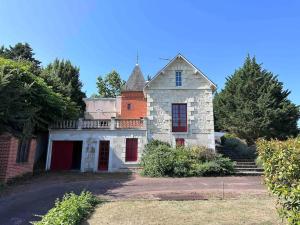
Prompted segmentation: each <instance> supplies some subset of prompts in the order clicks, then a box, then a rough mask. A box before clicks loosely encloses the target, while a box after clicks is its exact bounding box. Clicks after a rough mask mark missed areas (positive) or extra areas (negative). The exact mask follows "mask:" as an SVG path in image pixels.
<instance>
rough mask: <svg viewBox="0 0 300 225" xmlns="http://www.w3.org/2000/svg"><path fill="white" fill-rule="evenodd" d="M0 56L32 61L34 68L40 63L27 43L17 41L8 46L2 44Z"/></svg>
mask: <svg viewBox="0 0 300 225" xmlns="http://www.w3.org/2000/svg"><path fill="white" fill-rule="evenodd" d="M0 56H1V57H4V58H7V59H12V60H26V61H29V62H32V63H33V64H34V65H35V67H36V68H38V67H39V66H40V64H41V62H40V61H38V60H37V59H35V58H34V53H33V50H32V48H31V47H30V45H29V44H28V43H24V44H23V43H17V44H16V45H15V46H14V47H12V46H9V48H5V47H4V46H2V47H1V48H0Z"/></svg>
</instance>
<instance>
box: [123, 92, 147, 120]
mask: <svg viewBox="0 0 300 225" xmlns="http://www.w3.org/2000/svg"><path fill="white" fill-rule="evenodd" d="M121 96H122V98H121V115H120V117H121V118H123V119H138V118H141V117H146V115H147V99H146V98H145V97H144V93H143V92H142V91H126V92H122V94H121ZM128 104H130V107H128Z"/></svg>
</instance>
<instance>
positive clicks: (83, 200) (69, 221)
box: [32, 191, 98, 225]
mask: <svg viewBox="0 0 300 225" xmlns="http://www.w3.org/2000/svg"><path fill="white" fill-rule="evenodd" d="M97 203H98V200H97V199H96V197H95V196H94V195H92V194H91V193H90V192H86V191H83V192H81V194H80V195H76V194H74V193H67V194H65V195H64V197H63V198H62V200H59V199H57V200H56V202H55V206H54V207H53V208H52V209H50V210H49V211H48V213H47V214H46V215H44V216H41V217H42V219H41V221H37V222H32V224H34V225H50V224H51V225H77V224H80V222H81V221H82V220H83V219H84V218H85V217H86V216H87V215H88V214H89V213H90V212H92V211H93V209H94V207H95V206H96V204H97Z"/></svg>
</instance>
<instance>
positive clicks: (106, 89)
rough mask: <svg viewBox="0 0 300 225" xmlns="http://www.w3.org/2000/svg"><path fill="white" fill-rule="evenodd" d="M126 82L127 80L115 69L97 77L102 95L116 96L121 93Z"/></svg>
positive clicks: (99, 91)
mask: <svg viewBox="0 0 300 225" xmlns="http://www.w3.org/2000/svg"><path fill="white" fill-rule="evenodd" d="M124 84H125V81H124V80H122V79H121V77H120V75H119V74H118V72H116V71H115V70H113V71H112V72H110V73H108V74H106V75H105V77H104V78H102V77H101V76H99V77H98V78H97V88H98V93H99V95H100V97H110V98H114V97H116V96H118V95H120V94H121V88H122V86H123V85H124Z"/></svg>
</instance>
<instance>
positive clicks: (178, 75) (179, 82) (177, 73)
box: [176, 71, 182, 87]
mask: <svg viewBox="0 0 300 225" xmlns="http://www.w3.org/2000/svg"><path fill="white" fill-rule="evenodd" d="M180 86H182V79H181V71H176V87H180Z"/></svg>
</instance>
